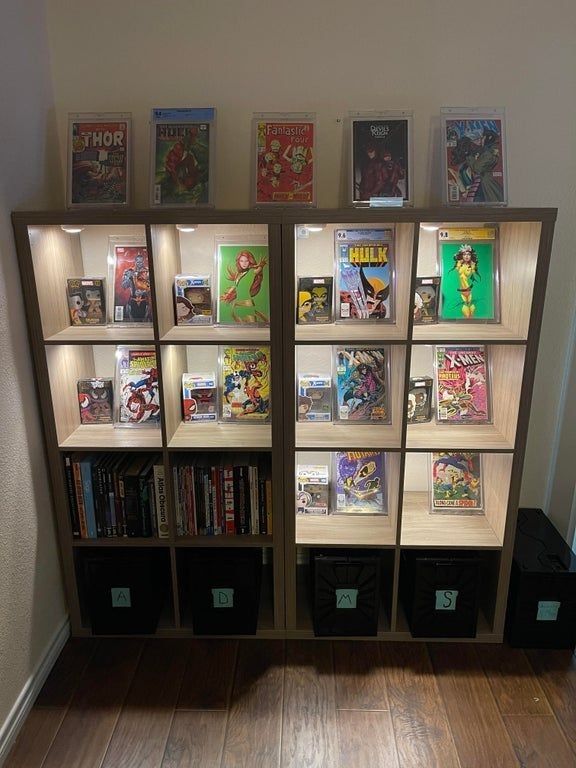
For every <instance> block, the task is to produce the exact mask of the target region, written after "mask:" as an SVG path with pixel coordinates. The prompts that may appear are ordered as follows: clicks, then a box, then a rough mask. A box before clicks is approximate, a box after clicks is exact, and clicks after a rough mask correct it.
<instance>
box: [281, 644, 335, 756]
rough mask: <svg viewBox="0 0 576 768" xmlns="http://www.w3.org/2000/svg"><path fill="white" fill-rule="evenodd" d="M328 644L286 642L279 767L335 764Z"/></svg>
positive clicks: (332, 696)
mask: <svg viewBox="0 0 576 768" xmlns="http://www.w3.org/2000/svg"><path fill="white" fill-rule="evenodd" d="M337 760H338V744H337V737H336V703H335V691H334V676H333V661H332V644H331V643H329V642H307V641H305V640H303V641H289V642H288V643H287V649H286V673H285V678H284V712H283V723H282V760H281V765H282V768H304V766H305V767H306V768H332V766H334V765H336V764H337Z"/></svg>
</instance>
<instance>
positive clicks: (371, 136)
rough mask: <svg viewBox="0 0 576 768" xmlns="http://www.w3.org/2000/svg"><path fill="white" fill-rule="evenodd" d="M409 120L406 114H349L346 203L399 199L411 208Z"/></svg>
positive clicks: (410, 132)
mask: <svg viewBox="0 0 576 768" xmlns="http://www.w3.org/2000/svg"><path fill="white" fill-rule="evenodd" d="M412 118H413V114H412V112H409V111H400V112H393V111H391V112H351V113H350V115H349V124H350V152H349V154H350V173H349V183H348V200H347V202H348V204H350V205H370V201H371V199H372V198H377V197H396V198H397V197H401V198H402V200H403V205H412V202H413V195H412Z"/></svg>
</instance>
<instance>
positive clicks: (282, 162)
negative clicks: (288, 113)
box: [255, 119, 316, 205]
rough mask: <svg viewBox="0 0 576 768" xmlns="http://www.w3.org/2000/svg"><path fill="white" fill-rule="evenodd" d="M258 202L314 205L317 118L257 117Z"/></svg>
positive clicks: (256, 198) (256, 203)
mask: <svg viewBox="0 0 576 768" xmlns="http://www.w3.org/2000/svg"><path fill="white" fill-rule="evenodd" d="M255 131H256V196H255V205H265V204H270V203H276V204H280V205H289V204H291V203H296V204H299V205H314V203H315V188H314V165H315V156H314V155H315V139H316V137H315V134H316V125H315V122H314V120H303V121H301V122H300V121H297V120H282V119H278V120H273V119H270V120H266V119H256V120H255Z"/></svg>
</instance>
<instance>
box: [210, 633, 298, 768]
mask: <svg viewBox="0 0 576 768" xmlns="http://www.w3.org/2000/svg"><path fill="white" fill-rule="evenodd" d="M283 693H284V642H282V641H269V642H264V643H262V642H258V641H256V642H255V641H253V640H245V641H244V642H242V643H240V646H239V649H238V661H237V665H236V675H235V678H234V689H233V693H232V700H231V703H230V711H229V714H228V726H227V729H226V739H225V742H224V754H223V757H222V768H244V766H246V768H248V766H249V767H250V768H270V766H276V765H278V764H279V760H280V741H281V736H282V697H283ZM255 728H256V729H257V738H254V735H255Z"/></svg>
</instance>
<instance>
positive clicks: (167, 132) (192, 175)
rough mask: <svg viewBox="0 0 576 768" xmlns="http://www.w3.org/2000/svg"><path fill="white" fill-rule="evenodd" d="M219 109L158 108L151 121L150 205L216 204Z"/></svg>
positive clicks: (189, 205)
mask: <svg viewBox="0 0 576 768" xmlns="http://www.w3.org/2000/svg"><path fill="white" fill-rule="evenodd" d="M215 131H216V110H215V109H214V108H213V107H206V108H200V109H198V108H193V107H182V108H173V109H161V108H155V109H153V110H152V117H151V121H150V205H151V206H152V207H153V208H157V207H162V208H169V207H178V208H184V207H194V208H196V207H205V206H212V205H214V178H215V173H214V154H215V146H216V137H215Z"/></svg>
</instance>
